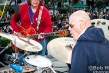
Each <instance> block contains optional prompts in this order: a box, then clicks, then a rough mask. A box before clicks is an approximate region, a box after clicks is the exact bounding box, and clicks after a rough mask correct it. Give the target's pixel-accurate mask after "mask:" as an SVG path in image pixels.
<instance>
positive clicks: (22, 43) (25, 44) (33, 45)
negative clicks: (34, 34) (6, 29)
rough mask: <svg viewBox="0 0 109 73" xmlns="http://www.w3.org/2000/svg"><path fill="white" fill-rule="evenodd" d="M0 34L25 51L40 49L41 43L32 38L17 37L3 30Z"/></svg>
mask: <svg viewBox="0 0 109 73" xmlns="http://www.w3.org/2000/svg"><path fill="white" fill-rule="evenodd" d="M0 36H2V37H5V38H7V39H9V40H11V42H12V43H13V44H14V45H15V46H16V47H17V48H20V49H22V50H25V51H30V52H37V51H40V50H42V45H41V44H40V43H38V42H36V41H35V40H33V39H28V38H24V37H18V36H16V35H13V34H6V33H3V32H0Z"/></svg>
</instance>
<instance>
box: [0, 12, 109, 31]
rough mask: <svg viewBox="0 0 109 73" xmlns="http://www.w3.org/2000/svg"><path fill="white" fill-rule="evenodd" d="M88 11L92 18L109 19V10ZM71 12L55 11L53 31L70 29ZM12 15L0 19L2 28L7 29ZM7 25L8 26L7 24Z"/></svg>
mask: <svg viewBox="0 0 109 73" xmlns="http://www.w3.org/2000/svg"><path fill="white" fill-rule="evenodd" d="M87 13H88V14H89V16H90V18H91V20H92V19H107V20H109V11H107V12H93V13H91V12H89V11H87ZM70 14H71V13H70V12H69V13H60V12H59V13H57V14H56V13H54V14H52V15H51V19H52V22H53V31H58V30H61V29H68V17H69V15H70ZM11 16H12V15H9V14H8V15H7V14H4V16H3V17H2V20H1V21H0V30H2V31H4V30H5V29H7V28H6V27H7V25H10V24H9V21H10V18H11ZM5 25H6V26H5Z"/></svg>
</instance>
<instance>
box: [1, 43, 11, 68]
mask: <svg viewBox="0 0 109 73" xmlns="http://www.w3.org/2000/svg"><path fill="white" fill-rule="evenodd" d="M9 47H11V43H9V44H8V45H7V46H6V47H4V49H3V50H2V51H0V54H2V53H3V52H4V51H5V50H6V49H8V48H9ZM0 64H1V65H3V66H4V67H5V66H6V65H5V64H3V63H2V62H0Z"/></svg>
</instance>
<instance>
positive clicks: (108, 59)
mask: <svg viewBox="0 0 109 73" xmlns="http://www.w3.org/2000/svg"><path fill="white" fill-rule="evenodd" d="M69 31H70V34H71V36H72V37H73V39H74V40H75V41H76V44H75V46H74V48H73V51H72V60H71V70H70V73H101V72H109V41H108V40H107V39H106V38H105V36H104V32H103V30H102V29H101V28H97V27H95V26H92V25H91V20H90V17H89V16H88V14H87V13H86V12H85V11H83V10H78V11H76V12H74V13H73V14H71V15H70V17H69Z"/></svg>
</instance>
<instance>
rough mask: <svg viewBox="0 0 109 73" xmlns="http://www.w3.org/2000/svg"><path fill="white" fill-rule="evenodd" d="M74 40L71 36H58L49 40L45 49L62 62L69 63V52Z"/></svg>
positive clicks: (70, 52)
mask: <svg viewBox="0 0 109 73" xmlns="http://www.w3.org/2000/svg"><path fill="white" fill-rule="evenodd" d="M74 46H75V41H74V39H73V38H71V37H60V38H56V39H53V40H51V41H50V42H49V43H48V44H47V50H48V53H49V54H50V55H52V56H53V57H54V58H56V59H57V60H59V61H61V62H64V63H71V54H72V50H73V47H74Z"/></svg>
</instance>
